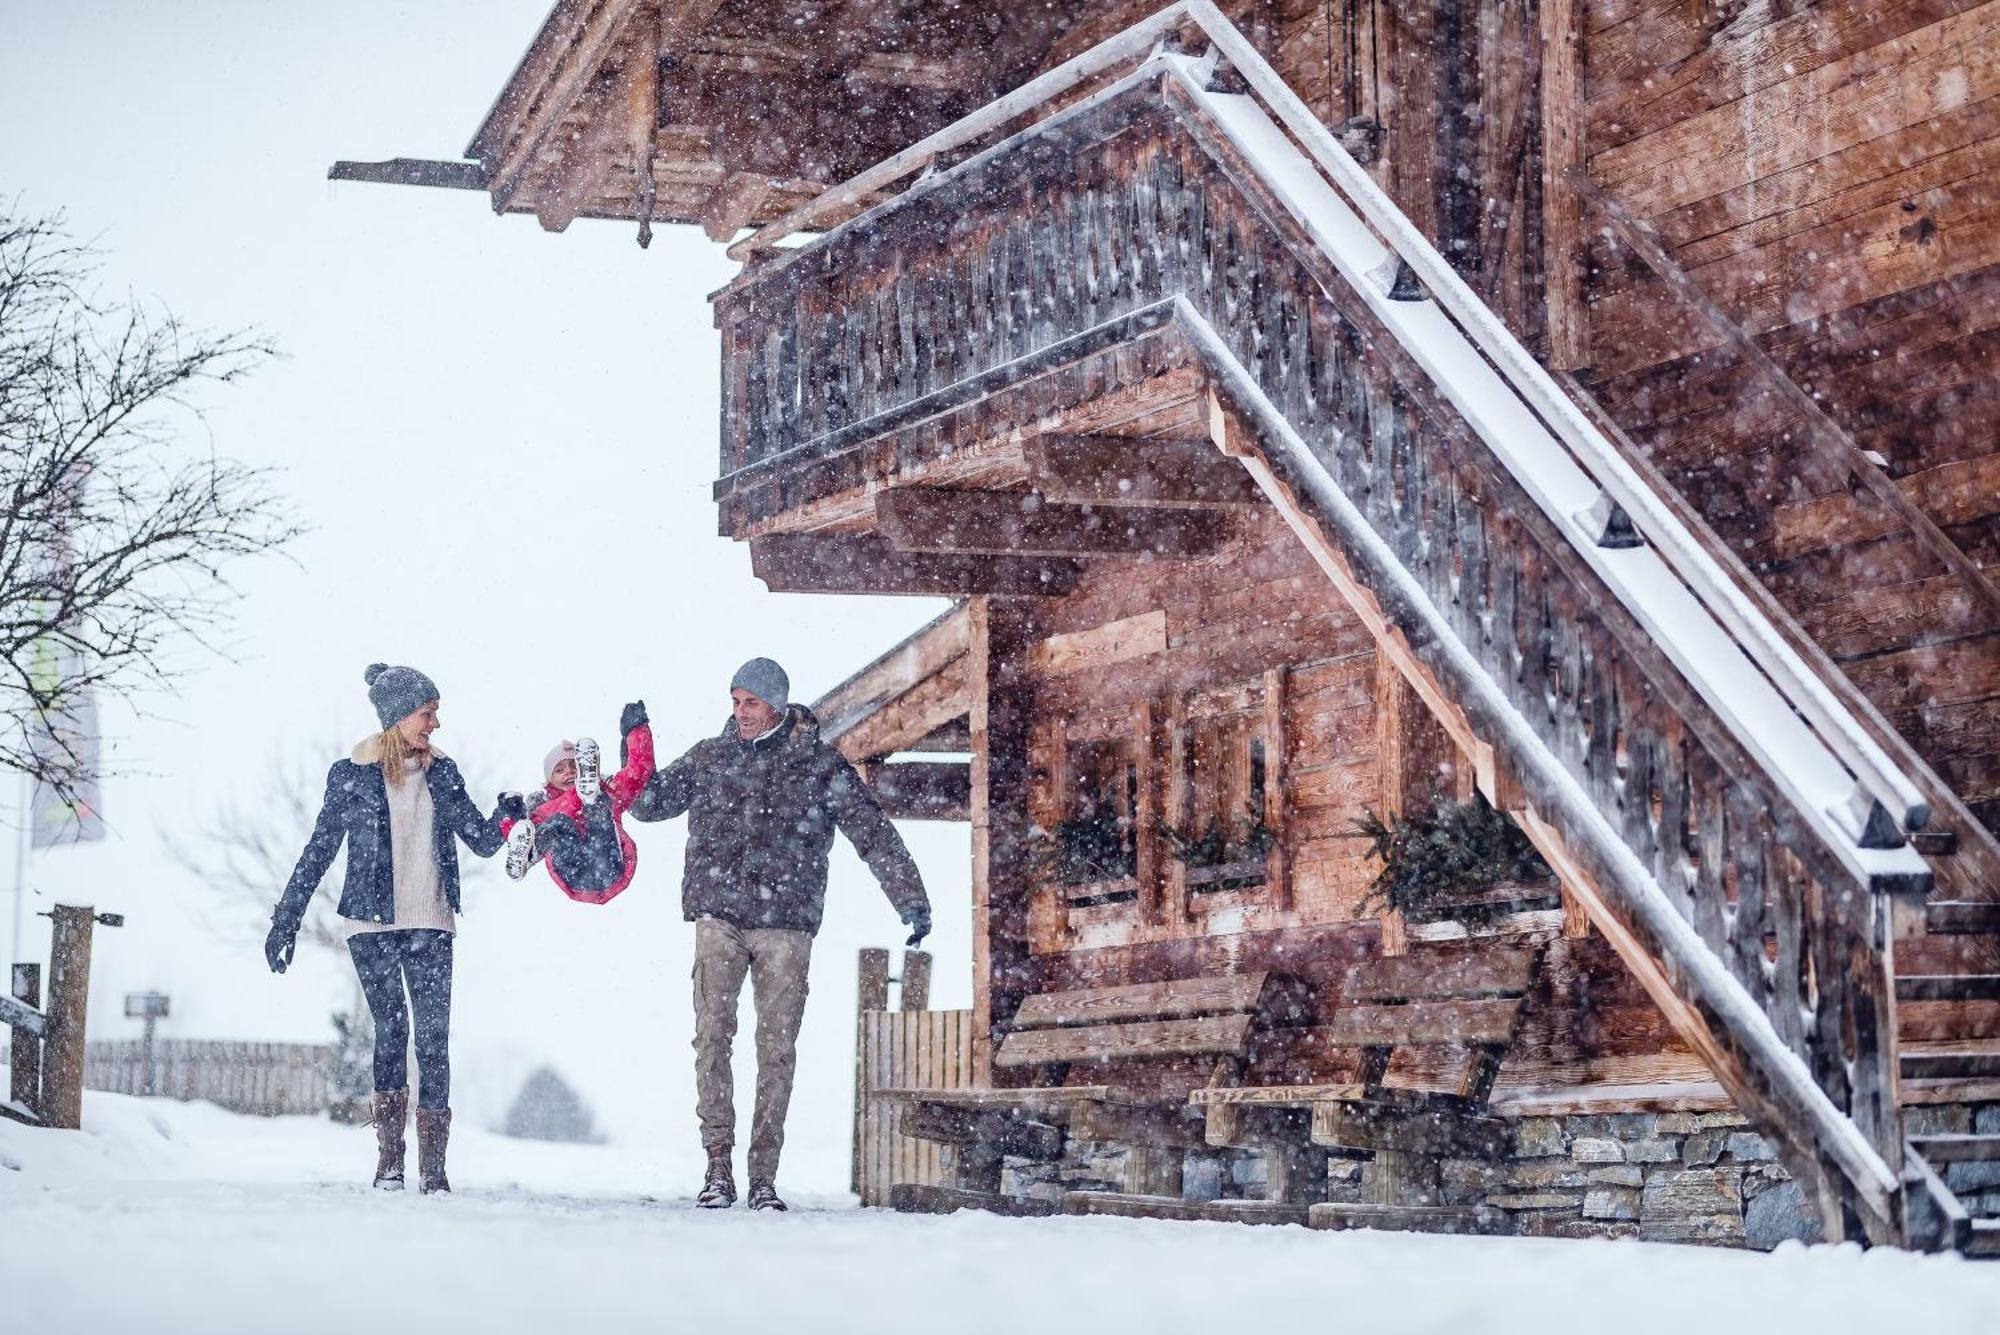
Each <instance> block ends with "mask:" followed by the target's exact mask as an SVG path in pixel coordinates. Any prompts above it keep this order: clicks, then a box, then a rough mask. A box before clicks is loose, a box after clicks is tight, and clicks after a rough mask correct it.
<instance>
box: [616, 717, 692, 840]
mask: <svg viewBox="0 0 2000 1335" xmlns="http://www.w3.org/2000/svg"><path fill="white" fill-rule="evenodd" d="M650 735H651V734H650V730H649V732H648V737H649V740H650ZM693 801H694V752H693V751H692V750H690V751H689V752H688V753H687V754H686V755H684V756H682V757H681V758H680V759H679V760H676V761H675V762H674V763H673V764H671V765H669V766H667V767H666V768H665V769H661V770H654V771H653V777H652V778H650V779H648V780H646V786H645V787H643V788H641V789H640V790H639V795H638V796H637V797H635V798H633V799H632V806H631V808H630V814H631V816H632V819H634V820H643V821H654V820H672V819H673V818H674V817H676V816H678V815H680V814H681V813H682V812H684V811H686V810H687V809H688V806H689V804H690V803H692V802H693Z"/></svg>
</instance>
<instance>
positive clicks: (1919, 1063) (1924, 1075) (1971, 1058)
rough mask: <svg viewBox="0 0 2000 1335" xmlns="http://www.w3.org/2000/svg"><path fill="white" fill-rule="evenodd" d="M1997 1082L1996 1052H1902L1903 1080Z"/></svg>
mask: <svg viewBox="0 0 2000 1335" xmlns="http://www.w3.org/2000/svg"><path fill="white" fill-rule="evenodd" d="M1992 1078H2000V1052H1906V1053H1904V1054H1903V1079H1905V1080H1985V1079H1992Z"/></svg>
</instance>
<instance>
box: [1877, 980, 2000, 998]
mask: <svg viewBox="0 0 2000 1335" xmlns="http://www.w3.org/2000/svg"><path fill="white" fill-rule="evenodd" d="M1896 1000H1898V1001H2000V973H1926V974H1910V975H1908V976H1907V977H1903V978H1898V979H1897V980H1896Z"/></svg>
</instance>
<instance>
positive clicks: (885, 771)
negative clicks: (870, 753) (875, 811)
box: [872, 760, 972, 820]
mask: <svg viewBox="0 0 2000 1335" xmlns="http://www.w3.org/2000/svg"><path fill="white" fill-rule="evenodd" d="M872 787H873V788H874V790H875V801H876V802H877V803H878V804H879V805H880V806H881V808H882V811H883V813H884V814H885V815H887V816H888V817H889V818H890V819H891V820H966V819H969V818H970V816H971V814H972V766H971V765H969V764H967V763H965V762H964V761H956V762H953V761H938V760H922V761H899V762H897V763H895V764H891V765H878V766H876V767H875V770H874V778H873V781H872Z"/></svg>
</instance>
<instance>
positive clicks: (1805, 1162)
mask: <svg viewBox="0 0 2000 1335" xmlns="http://www.w3.org/2000/svg"><path fill="white" fill-rule="evenodd" d="M1996 154H2000V3H1996V2H1995V0H1986V2H1985V3H1978V2H1977V0H1817V2H1816V3H1814V2H1812V0H1801V2H1800V3H1780V4H1771V5H1750V6H1746V5H1741V4H1722V3H1715V2H1713V0H1535V2H1534V3H1521V2H1518V0H1430V2H1429V3H1400V4H1393V5H1392V4H1388V3H1381V2H1380V0H1226V2H1224V3H1219V4H1210V3H1200V2H1196V3H1182V4H1175V5H1173V6H1172V7H1170V8H1166V9H1161V8H1160V7H1159V4H1158V3H1157V0H1151V2H1148V0H1133V2H1129V3H1126V2H1114V3H1094V4H1093V3H1083V2H1082V0H1076V2H1074V3H1071V2H1067V0H1053V2H1052V3H1047V4H1038V5H1034V6H1024V5H1012V4H1005V3H1000V2H999V0H963V2H962V3H953V4H941V3H923V2H921V0H723V2H722V3H717V2H716V0H561V3H558V4H557V5H556V6H555V9H554V10H553V12H552V13H551V14H550V16H549V18H548V20H547V22H546V24H545V25H544V27H543V28H542V30H541V32H540V33H539V35H538V36H537V37H536V39H535V41H534V44H533V46H532V47H531V48H530V50H529V51H528V53H527V55H526V56H525V57H524V59H523V60H522V62H521V64H520V66H519V68H517V69H516V70H515V71H514V73H513V75H512V77H511V78H510V79H509V80H508V81H507V83H506V85H505V87H504V89H503V90H502V92H501V94H500V97H499V100H498V102H497V103H496V104H495V106H494V108H493V110H492V112H491V113H490V114H489V115H488V117H487V119H486V121H485V123H484V124H483V125H481V127H480V128H479V131H478V134H477V136H476V137H475V139H474V140H473V142H472V145H471V147H470V149H469V151H468V154H467V158H466V160H463V161H458V162H448V163H439V162H426V161H416V160H408V159H398V160H396V161H393V162H388V163H374V164H352V163H343V164H340V165H339V166H337V167H336V168H335V172H334V174H335V175H336V176H340V177H346V178H351V179H370V180H380V181H396V182H403V183H411V184H427V185H452V186H461V187H466V188H476V189H481V190H484V191H486V192H488V193H489V194H490V196H491V198H492V201H493V207H494V208H495V210H496V211H499V212H503V213H508V212H515V213H532V214H534V215H535V216H536V217H537V218H538V219H539V220H540V222H541V224H542V225H543V226H544V227H546V228H548V229H550V230H552V231H561V230H563V229H564V228H565V227H567V226H568V225H569V224H570V223H571V222H572V221H574V220H575V219H577V218H602V219H615V220H621V221H623V222H625V223H627V224H629V223H632V222H636V223H637V224H638V225H639V228H640V239H641V241H642V242H643V241H644V240H645V238H646V236H647V234H648V229H649V228H650V227H651V226H653V225H655V224H663V223H667V222H682V223H697V224H700V225H701V226H703V227H704V228H705V229H706V230H707V232H708V234H709V235H710V236H711V237H713V238H715V239H716V240H717V241H718V242H728V243H729V254H730V255H731V256H732V257H735V258H737V259H740V260H741V261H743V268H742V271H741V273H740V274H739V276H738V277H737V278H736V279H735V280H734V281H732V282H731V283H730V284H729V285H728V286H727V287H725V288H723V289H722V290H721V291H719V292H717V293H716V294H715V295H714V297H713V305H714V312H715V318H716V321H717V324H718V327H719V328H720V330H721V339H722V355H723V406H722V421H721V423H720V427H721V452H720V461H719V464H718V467H717V474H716V482H715V495H716V501H717V506H718V510H719V514H720V521H721V530H722V533H723V534H724V535H725V536H727V537H729V538H733V539H735V540H737V541H744V542H748V543H749V544H750V547H751V552H752V556H753V560H754V565H755V569H756V572H757V574H758V575H759V576H760V577H761V578H763V579H764V581H765V582H766V583H767V584H768V585H769V586H770V587H771V588H772V589H773V590H776V591H780V592H783V591H814V592H854V593H878V594H880V593H900V594H927V595H943V596H947V597H949V598H951V599H953V600H955V601H954V604H953V607H952V610H951V611H950V612H949V613H948V614H947V615H945V616H943V617H942V618H940V619H939V620H937V621H936V622H934V623H932V624H931V625H930V626H928V627H926V628H925V629H924V630H922V631H920V632H919V633H918V634H917V635H916V636H914V637H913V638H911V639H910V640H909V641H908V642H906V643H904V644H902V645H900V646H896V647H894V648H892V649H890V651H889V652H888V653H886V654H885V655H884V656H883V658H882V659H880V660H879V661H878V662H876V663H874V664H872V665H870V666H869V667H867V668H866V669H865V670H863V671H862V672H860V673H859V674H857V676H856V677H855V678H853V679H852V680H851V681H849V682H847V683H846V684H845V685H843V686H842V687H841V688H840V689H839V690H837V691H835V692H834V693H833V694H832V695H830V696H828V697H827V698H826V699H825V700H824V701H822V702H821V709H822V712H823V713H824V714H825V716H826V720H827V726H828V729H829V731H830V732H831V733H832V734H833V735H835V736H836V737H837V738H838V739H839V742H840V745H841V746H842V747H843V748H844V750H845V751H846V752H847V754H848V755H850V756H851V757H852V758H853V759H854V760H855V761H856V762H857V763H859V764H860V765H861V766H862V767H863V769H864V771H865V772H866V773H867V774H868V775H869V777H870V778H871V780H872V781H874V782H875V783H876V784H877V785H878V788H879V789H880V791H881V792H882V793H883V795H884V798H885V801H887V802H889V804H890V805H891V806H892V808H893V809H895V810H896V811H897V812H899V813H900V814H904V815H910V816H918V817H932V818H940V817H941V818H950V819H960V818H963V819H967V820H969V821H970V823H971V829H972V848H973V854H972V861H973V866H972V878H971V879H972V886H973V891H972V894H973V911H974V922H975V938H976V941H975V958H974V960H973V965H972V967H973V978H974V986H975V995H976V1001H975V1004H974V1009H973V1012H972V1015H971V1025H970V1034H971V1037H970V1044H969V1048H968V1050H967V1051H968V1059H969V1066H968V1067H967V1068H966V1069H965V1070H964V1071H963V1072H962V1073H961V1074H962V1076H963V1078H962V1079H959V1080H956V1081H955V1082H954V1083H953V1084H952V1085H951V1086H949V1087H947V1086H945V1085H943V1084H938V1083H934V1082H933V1083H926V1082H924V1081H922V1080H911V1081H908V1082H906V1083H905V1085H904V1086H902V1087H900V1088H898V1089H894V1090H891V1091H889V1094H890V1096H892V1097H893V1098H894V1100H896V1101H898V1102H899V1103H900V1104H901V1105H902V1106H903V1108H904V1112H903V1113H902V1115H901V1117H902V1120H901V1129H902V1130H903V1131H904V1132H906V1133H908V1134H910V1135H912V1136H915V1137H918V1138H921V1139H922V1140H924V1141H926V1142H927V1143H931V1144H934V1145H942V1146H944V1147H945V1148H946V1149H947V1151H948V1152H947V1153H946V1154H945V1155H944V1156H943V1162H944V1163H945V1166H946V1173H945V1175H944V1177H943V1178H942V1179H940V1180H939V1181H936V1182H928V1183H921V1182H918V1183H907V1184H904V1186H903V1188H902V1189H899V1190H898V1191H897V1192H896V1193H895V1199H896V1200H897V1202H898V1203H900V1204H902V1205H904V1206H905V1207H908V1208H930V1209H942V1208H952V1207H955V1206H960V1205H967V1204H972V1205H983V1206H987V1207H989V1208H997V1209H1005V1210H1015V1211H1020V1212H1028V1213H1034V1212H1046V1211H1050V1210H1056V1209H1065V1210H1069V1211H1072V1212H1096V1213H1125V1214H1151V1215H1165V1216H1184V1217H1201V1218H1237V1219H1252V1220H1266V1221H1270V1220H1279V1221H1294V1222H1310V1223H1313V1224H1316V1225H1324V1226H1328V1227H1354V1226H1380V1227H1406V1228H1440V1229H1464V1230H1473V1229H1479V1230H1493V1231H1516V1232H1527V1233H1543V1234H1563V1235H1582V1234H1624V1235H1632V1234H1637V1235H1640V1236H1647V1237H1669V1238H1686V1239H1692V1240H1702V1241H1719V1242H1733V1243H1741V1242H1746V1241H1748V1242H1752V1243H1758V1242H1762V1243H1766V1244H1768V1243H1769V1242H1771V1241H1773V1240H1775V1238H1777V1237H1780V1236H1786V1235H1805V1234H1810V1233H1812V1232H1817V1234H1818V1235H1819V1236H1824V1237H1828V1238H1843V1237H1847V1238H1860V1239H1865V1240H1872V1241H1876V1242H1886V1243H1895V1244H1899V1245H1904V1246H1910V1247H1917V1248H1928V1249H1944V1248H1958V1249H1961V1250H1965V1251H1968V1252H1982V1251H1983V1252H1987V1253H1993V1252H2000V1217H1996V1216H2000V1170H1997V1169H1996V1168H1995V1161H1996V1160H2000V843H1996V840H1995V829H1996V826H2000V638H1996V632H2000V595H1996V592H1995V586H1994V570H1993V564H1994V562H1995V561H1996V559H2000V518H1996V516H1997V515H2000V430H1996V428H2000V374H1996V369H2000V171H1996V170H1995V161H1996ZM967 756H969V761H968V760H967V759H965V757H967ZM1435 794H1442V795H1443V796H1445V797H1447V798H1451V799H1456V800H1460V801H1465V802H1470V801H1471V800H1472V799H1473V798H1474V795H1475V794H1478V795H1480V796H1481V797H1482V798H1483V800H1484V801H1486V802H1488V803H1490V804H1491V806H1492V807H1493V808H1495V809H1497V810H1499V811H1502V812H1505V813H1508V814H1509V815H1511V816H1512V818H1513V819H1514V821H1515V822H1517V823H1518V825H1519V826H1520V828H1521V829H1522V830H1524V831H1525V832H1526V835H1527V836H1528V839H1529V840H1530V841H1531V842H1532V844H1533V846H1534V848H1535V849H1536V850H1537V851H1539V853H1540V855H1541V857H1542V858H1543V859H1544V860H1545V861H1546V863H1547V865H1548V867H1549V868H1551V869H1553V872H1554V878H1553V880H1552V881H1551V882H1548V883H1545V884H1541V885H1526V886H1519V885H1517V886H1514V887H1512V888H1511V889H1503V890H1502V891H1496V892H1495V894H1494V895H1491V896H1488V899H1487V902H1486V903H1484V904H1483V905H1482V906H1481V910H1482V911H1479V912H1467V913H1464V914H1461V915H1459V916H1457V917H1453V916H1452V915H1450V914H1446V915H1443V916H1442V917H1439V916H1436V915H1430V916H1424V917H1419V916H1416V915H1412V914H1410V913H1406V912H1402V911H1398V910H1395V909H1390V910H1388V911H1385V910H1384V909H1383V908H1382V907H1381V905H1380V904H1379V903H1378V902H1377V901H1375V900H1374V899H1372V898H1371V896H1370V886H1371V882H1372V881H1373V879H1374V878H1375V876H1376V873H1377V871H1378V870H1379V868H1378V867H1377V865H1376V864H1375V863H1374V862H1372V861H1371V860H1370V858H1369V856H1368V848H1369V843H1368V840H1367V839H1365V838H1362V837H1360V836H1358V835H1357V833H1356V822H1357V821H1358V820H1359V819H1361V818H1362V817H1363V816H1364V815H1366V814H1368V813H1371V812H1373V813H1376V814H1379V815H1383V816H1385V817H1393V816H1394V815H1396V814H1397V813H1414V812H1419V811H1421V810H1422V809H1423V808H1425V807H1426V806H1427V805H1428V804H1429V803H1430V801H1431V799H1432V797H1433V795H1435Z"/></svg>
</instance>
